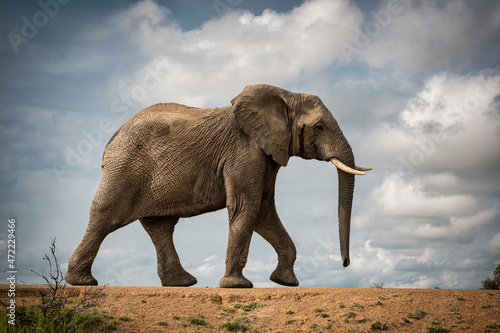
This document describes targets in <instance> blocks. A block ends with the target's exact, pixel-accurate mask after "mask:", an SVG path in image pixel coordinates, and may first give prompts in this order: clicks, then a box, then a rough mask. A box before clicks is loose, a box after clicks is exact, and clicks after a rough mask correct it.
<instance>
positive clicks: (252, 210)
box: [219, 196, 260, 288]
mask: <svg viewBox="0 0 500 333" xmlns="http://www.w3.org/2000/svg"><path fill="white" fill-rule="evenodd" d="M231 199H232V200H231V201H230V202H229V203H228V205H227V208H228V211H229V237H228V245H227V252H226V272H225V274H224V277H223V278H222V279H221V280H220V281H219V286H220V287H221V288H252V287H253V284H252V282H250V281H249V280H248V279H247V278H245V277H244V276H243V268H244V267H245V265H246V262H247V257H248V249H249V248H250V241H251V239H252V234H253V226H254V225H255V221H256V219H257V212H256V211H257V209H258V207H259V205H260V202H254V201H256V200H251V199H249V198H248V197H244V196H241V197H238V198H235V197H233V198H231ZM256 207H257V209H256Z"/></svg>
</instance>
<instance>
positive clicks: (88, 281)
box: [64, 270, 97, 286]
mask: <svg viewBox="0 0 500 333" xmlns="http://www.w3.org/2000/svg"><path fill="white" fill-rule="evenodd" d="M64 281H66V282H67V283H69V284H71V285H74V286H97V280H96V279H94V277H93V276H92V274H90V273H81V274H77V273H75V272H71V271H69V270H68V272H67V273H66V276H65V277H64Z"/></svg>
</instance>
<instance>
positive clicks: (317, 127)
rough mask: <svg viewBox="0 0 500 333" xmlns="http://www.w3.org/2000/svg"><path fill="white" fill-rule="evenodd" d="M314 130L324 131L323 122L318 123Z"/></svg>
mask: <svg viewBox="0 0 500 333" xmlns="http://www.w3.org/2000/svg"><path fill="white" fill-rule="evenodd" d="M314 130H316V131H317V132H321V131H323V125H321V124H316V125H315V126H314Z"/></svg>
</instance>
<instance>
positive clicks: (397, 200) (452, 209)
mask: <svg viewBox="0 0 500 333" xmlns="http://www.w3.org/2000/svg"><path fill="white" fill-rule="evenodd" d="M369 200H372V202H373V203H372V205H373V206H374V207H377V211H378V212H379V213H381V214H383V215H385V216H398V217H408V216H414V217H441V216H449V215H453V214H455V213H459V214H461V213H465V212H467V211H469V210H470V209H471V208H472V207H474V205H475V204H476V202H475V200H474V198H473V197H471V196H468V195H436V194H431V193H428V192H426V191H425V188H424V185H423V184H422V183H421V182H419V181H418V180H416V181H414V180H405V179H403V178H402V177H399V176H397V175H393V176H389V177H386V178H385V180H384V181H383V183H382V184H381V185H380V186H379V187H377V188H375V189H374V190H373V191H372V192H371V194H370V197H369Z"/></svg>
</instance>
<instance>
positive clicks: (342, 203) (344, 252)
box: [337, 169, 354, 267]
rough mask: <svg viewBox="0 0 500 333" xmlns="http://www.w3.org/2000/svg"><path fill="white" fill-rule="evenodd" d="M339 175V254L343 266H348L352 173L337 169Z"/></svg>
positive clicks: (352, 188) (352, 187)
mask: <svg viewBox="0 0 500 333" xmlns="http://www.w3.org/2000/svg"><path fill="white" fill-rule="evenodd" d="M337 172H338V177H339V204H338V206H339V238H340V255H341V256H342V264H343V266H344V267H347V266H349V234H350V230H351V209H352V197H353V193H354V175H352V174H349V173H347V172H345V171H342V170H340V169H337Z"/></svg>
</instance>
